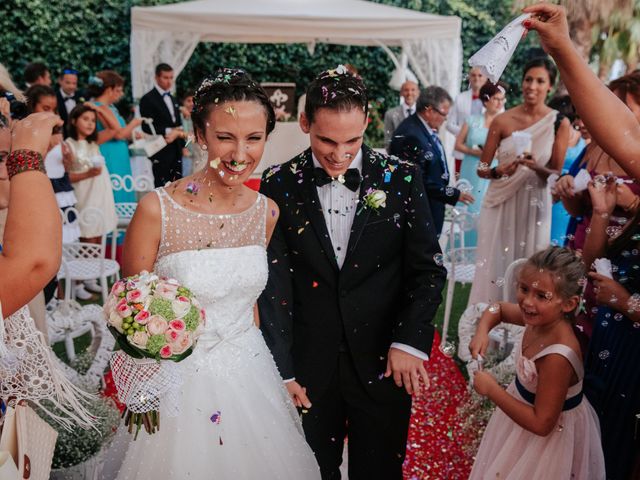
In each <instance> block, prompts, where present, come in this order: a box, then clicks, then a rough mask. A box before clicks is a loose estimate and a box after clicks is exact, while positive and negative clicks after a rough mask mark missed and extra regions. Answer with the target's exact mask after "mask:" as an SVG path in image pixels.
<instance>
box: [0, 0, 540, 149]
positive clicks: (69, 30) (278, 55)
mask: <svg viewBox="0 0 640 480" xmlns="http://www.w3.org/2000/svg"><path fill="white" fill-rule="evenodd" d="M376 1H377V3H385V4H388V5H392V6H397V7H404V8H411V9H415V10H420V11H423V12H428V13H434V14H441V15H457V16H459V17H460V18H461V19H462V43H463V49H464V58H465V64H464V66H463V70H464V72H465V73H466V70H467V68H466V60H467V59H468V58H469V56H470V55H471V54H472V53H473V52H475V51H476V50H477V49H478V48H480V46H482V45H483V44H484V43H485V42H486V41H488V40H489V39H490V38H491V37H492V36H493V35H494V34H495V33H496V32H497V30H499V29H500V28H502V26H503V25H505V24H506V23H507V22H508V21H509V20H510V19H511V18H512V17H514V16H515V15H516V13H514V12H512V11H511V4H512V0H473V1H471V0H376ZM166 3H174V2H173V1H171V0H9V1H4V2H0V61H1V62H2V63H4V64H5V65H6V66H7V68H8V69H9V71H10V72H12V74H13V76H14V80H16V81H17V83H18V84H22V83H23V82H22V72H23V70H24V67H25V65H26V64H27V63H28V62H30V61H35V60H41V61H44V63H46V64H47V65H48V66H49V68H50V69H51V71H52V73H53V74H54V75H55V73H56V72H59V71H60V70H61V69H62V68H64V67H65V66H73V67H74V68H76V69H78V70H79V71H80V83H81V84H85V83H86V81H87V79H88V77H89V75H90V74H93V73H95V72H97V71H99V70H102V69H106V68H110V69H114V70H116V71H118V72H119V73H120V74H122V75H123V76H125V77H126V78H127V84H128V79H129V61H130V57H129V37H130V29H131V25H130V9H131V7H133V6H149V5H158V4H166ZM373 34H374V32H372V35H373ZM534 39H535V35H530V36H529V37H528V38H527V39H526V40H525V41H524V42H523V44H521V46H520V47H519V48H518V51H517V52H516V55H515V59H514V61H512V63H511V64H510V65H509V68H508V69H507V72H505V75H504V80H505V81H506V82H507V83H508V84H509V86H510V87H511V88H512V90H511V91H510V92H509V101H510V103H514V102H517V101H519V98H520V75H521V72H520V69H521V66H522V64H523V63H524V61H525V59H526V57H527V55H528V49H529V47H531V46H532V45H534V43H533V42H534V41H535V40H534ZM339 63H351V64H353V65H355V66H356V67H357V68H358V70H359V73H360V74H361V75H362V77H363V78H364V79H365V81H366V83H367V86H368V88H369V94H370V98H371V101H372V102H373V103H374V104H376V106H377V105H379V110H380V112H383V111H384V110H386V109H388V108H390V107H392V106H395V105H396V104H397V101H398V94H397V92H394V91H392V90H391V89H390V88H389V87H388V85H387V82H388V81H389V75H390V73H391V71H392V69H393V64H392V62H391V60H390V59H389V58H388V57H387V55H386V54H385V53H384V52H383V51H382V50H381V49H380V48H377V47H354V46H342V45H327V44H318V45H317V46H316V49H315V53H314V55H310V54H309V52H308V51H307V48H306V46H305V45H302V44H296V45H284V44H277V45H248V44H229V43H201V44H200V45H198V47H197V48H196V50H195V52H194V54H193V56H192V57H191V59H190V60H189V63H188V64H187V67H186V68H185V70H184V71H183V72H182V73H181V75H180V76H179V77H178V80H177V83H178V93H181V92H184V91H185V90H186V89H187V88H193V87H194V86H196V85H197V83H198V81H199V79H200V78H202V77H203V76H204V75H205V74H207V73H208V72H210V71H211V70H213V69H214V68H215V67H216V66H222V65H224V66H236V67H244V68H246V69H247V70H248V71H250V72H251V74H252V75H253V76H254V78H256V79H257V80H259V81H283V82H287V81H288V82H296V94H297V95H301V94H302V93H303V91H304V88H305V86H306V85H307V84H308V83H309V82H310V80H311V79H312V78H313V77H314V76H315V75H316V74H317V73H318V72H319V71H321V70H324V69H326V68H328V67H333V66H335V65H337V64H339ZM464 88H466V85H465V81H464V80H463V84H462V89H464ZM127 93H128V95H127V98H128V100H126V99H125V100H124V101H123V104H122V105H120V106H121V107H123V108H122V110H123V111H127V110H128V105H126V103H127V102H131V99H130V94H129V90H127ZM368 140H371V141H373V144H374V145H379V144H380V142H381V140H380V138H379V135H377V133H376V132H371V133H368Z"/></svg>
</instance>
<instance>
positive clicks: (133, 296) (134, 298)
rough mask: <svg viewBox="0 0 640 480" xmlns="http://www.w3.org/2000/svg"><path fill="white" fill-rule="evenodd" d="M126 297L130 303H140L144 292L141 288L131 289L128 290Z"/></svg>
mask: <svg viewBox="0 0 640 480" xmlns="http://www.w3.org/2000/svg"><path fill="white" fill-rule="evenodd" d="M126 298H127V302H129V303H138V302H139V301H140V299H141V298H142V292H141V291H140V290H131V291H130V292H127V297H126Z"/></svg>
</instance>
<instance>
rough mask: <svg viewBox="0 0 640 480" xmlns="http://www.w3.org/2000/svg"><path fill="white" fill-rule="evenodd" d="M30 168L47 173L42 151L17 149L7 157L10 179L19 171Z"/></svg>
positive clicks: (25, 170) (26, 170)
mask: <svg viewBox="0 0 640 480" xmlns="http://www.w3.org/2000/svg"><path fill="white" fill-rule="evenodd" d="M30 170H36V171H39V172H42V173H45V169H44V162H43V161H42V155H41V154H40V153H38V152H35V151H33V150H15V151H13V152H11V153H10V154H9V156H8V157H7V171H8V172H9V178H10V179H11V178H12V177H14V176H15V175H17V174H19V173H22V172H28V171H30Z"/></svg>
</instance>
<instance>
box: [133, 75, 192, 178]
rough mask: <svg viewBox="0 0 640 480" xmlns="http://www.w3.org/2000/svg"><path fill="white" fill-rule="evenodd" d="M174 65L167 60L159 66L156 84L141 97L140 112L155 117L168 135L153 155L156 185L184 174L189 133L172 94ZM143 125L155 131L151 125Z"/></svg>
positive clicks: (161, 132) (155, 122)
mask: <svg viewBox="0 0 640 480" xmlns="http://www.w3.org/2000/svg"><path fill="white" fill-rule="evenodd" d="M172 87H173V68H171V66H169V65H167V64H166V63H161V64H159V65H157V66H156V76H155V85H154V87H153V88H152V89H151V90H150V91H149V92H147V93H146V94H144V95H143V96H142V98H141V99H140V115H142V117H144V118H150V119H152V120H153V126H154V128H155V131H156V133H157V134H158V135H164V138H165V140H166V142H167V145H166V146H165V147H164V148H163V149H162V150H160V151H159V152H158V153H156V154H155V155H154V156H153V157H151V161H152V162H153V176H154V181H155V184H156V187H163V186H164V185H165V184H166V183H167V182H171V181H173V180H177V179H179V178H182V148H183V147H184V145H185V142H184V139H185V137H186V135H185V133H184V131H183V130H182V121H181V119H180V107H179V105H178V102H177V101H176V100H175V98H174V97H173V96H172V95H171V88H172ZM142 129H143V130H144V131H145V132H147V133H151V130H150V129H149V126H148V125H146V124H144V125H143V126H142Z"/></svg>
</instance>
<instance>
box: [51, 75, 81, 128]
mask: <svg viewBox="0 0 640 480" xmlns="http://www.w3.org/2000/svg"><path fill="white" fill-rule="evenodd" d="M56 96H57V97H58V115H60V118H62V121H63V122H64V136H65V137H66V135H67V122H68V119H69V113H71V110H73V107H75V106H76V105H77V104H78V103H80V93H79V92H78V71H77V70H74V69H73V68H65V69H64V70H62V73H61V74H60V77H58V89H57V90H56Z"/></svg>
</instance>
